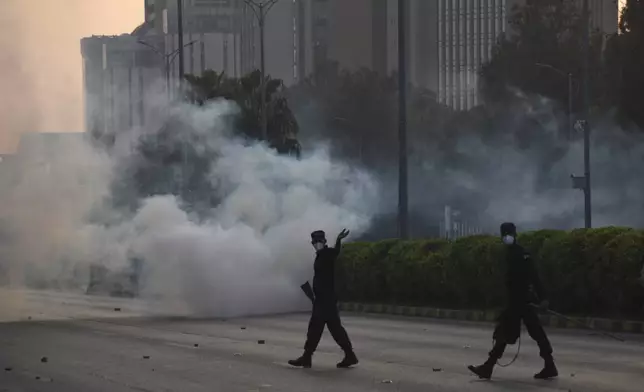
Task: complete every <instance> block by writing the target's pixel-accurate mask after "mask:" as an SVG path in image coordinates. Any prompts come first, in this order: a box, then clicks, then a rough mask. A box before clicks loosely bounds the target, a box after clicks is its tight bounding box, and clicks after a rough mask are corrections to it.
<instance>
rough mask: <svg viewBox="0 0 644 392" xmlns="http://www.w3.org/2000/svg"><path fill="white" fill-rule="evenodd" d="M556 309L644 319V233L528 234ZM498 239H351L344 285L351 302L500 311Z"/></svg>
mask: <svg viewBox="0 0 644 392" xmlns="http://www.w3.org/2000/svg"><path fill="white" fill-rule="evenodd" d="M519 242H520V243H521V244H522V245H523V246H524V247H525V248H526V249H527V250H528V251H530V253H531V254H532V256H533V258H534V259H535V261H536V263H537V268H538V270H539V273H540V275H541V277H542V279H543V281H544V286H545V287H546V290H547V291H548V295H549V298H550V302H551V306H552V308H553V309H555V310H557V311H560V312H564V313H570V314H578V315H592V316H606V317H635V318H642V317H644V307H643V297H644V295H643V294H644V289H642V287H641V286H640V284H639V282H638V279H639V276H640V270H641V268H642V256H643V255H644V231H641V230H634V229H629V228H619V227H607V228H600V229H591V230H573V231H567V232H566V231H556V230H541V231H535V232H528V233H523V234H521V235H520V236H519ZM504 264H505V263H504V260H503V245H502V244H501V242H500V240H499V238H498V237H493V236H472V237H466V238H462V239H459V240H456V241H453V242H448V241H446V240H414V241H400V240H384V241H379V242H375V243H365V242H359V243H348V244H346V245H345V246H344V248H343V252H342V254H341V257H340V261H339V263H338V267H337V274H338V277H337V279H338V280H337V290H338V294H339V296H340V298H341V299H342V300H343V301H348V302H364V303H388V304H389V303H393V304H399V305H416V306H435V307H446V308H451V309H496V308H500V307H502V306H503V304H504V301H505V285H504V278H503V276H504Z"/></svg>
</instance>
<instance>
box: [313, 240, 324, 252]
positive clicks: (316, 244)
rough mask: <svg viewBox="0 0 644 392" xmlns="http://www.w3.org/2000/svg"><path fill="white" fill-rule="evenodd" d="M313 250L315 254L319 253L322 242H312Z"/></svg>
mask: <svg viewBox="0 0 644 392" xmlns="http://www.w3.org/2000/svg"><path fill="white" fill-rule="evenodd" d="M313 248H315V251H316V252H319V251H320V250H322V249H324V242H314V243H313Z"/></svg>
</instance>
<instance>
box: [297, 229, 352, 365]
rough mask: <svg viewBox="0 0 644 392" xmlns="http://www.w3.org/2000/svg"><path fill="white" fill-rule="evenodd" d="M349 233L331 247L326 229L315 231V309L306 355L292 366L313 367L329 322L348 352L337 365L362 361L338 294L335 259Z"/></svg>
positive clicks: (311, 320)
mask: <svg viewBox="0 0 644 392" xmlns="http://www.w3.org/2000/svg"><path fill="white" fill-rule="evenodd" d="M348 235H349V231H348V230H346V229H345V230H342V232H341V233H340V234H338V238H337V241H336V243H335V248H329V247H328V246H327V243H326V237H325V234H324V231H322V230H317V231H314V232H313V233H311V244H312V245H313V247H314V248H315V251H316V256H315V264H314V266H313V269H314V271H315V273H314V276H313V294H314V295H313V312H312V314H311V319H310V321H309V330H308V332H307V336H306V343H305V344H304V354H303V355H302V356H301V357H300V358H298V359H295V360H291V361H288V363H289V364H290V365H291V366H297V367H304V368H310V367H311V358H312V356H313V353H314V352H315V350H316V349H317V346H318V343H319V342H320V338H321V337H322V332H324V326H325V325H326V326H327V327H328V328H329V332H331V336H333V339H334V340H335V341H336V343H337V344H338V345H339V346H340V348H342V350H343V351H344V359H343V360H342V361H341V362H340V363H338V364H337V367H338V368H348V367H351V366H353V365H356V364H357V363H358V358H357V357H356V355H355V353H354V352H353V347H352V345H351V340H349V336H348V335H347V331H346V330H345V329H344V327H343V326H342V322H341V321H340V313H339V312H338V300H337V298H336V295H335V261H336V259H337V257H338V255H339V254H340V248H341V247H342V239H344V238H346V237H347V236H348Z"/></svg>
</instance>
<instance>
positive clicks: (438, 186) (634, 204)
mask: <svg viewBox="0 0 644 392" xmlns="http://www.w3.org/2000/svg"><path fill="white" fill-rule="evenodd" d="M517 94H518V95H517V99H516V101H515V103H514V104H513V105H507V106H504V107H503V108H501V109H499V108H495V107H494V106H493V105H491V106H488V107H486V108H477V109H476V110H474V111H473V112H472V113H469V114H467V113H462V112H461V113H458V114H457V116H458V117H457V119H456V121H455V122H454V123H451V124H450V127H449V128H447V129H445V128H441V127H439V126H437V127H436V128H434V129H429V130H427V129H425V130H423V132H418V130H414V129H410V137H411V141H410V146H411V149H412V151H411V153H410V157H409V165H410V166H409V206H410V212H411V213H410V220H411V222H410V224H411V226H412V229H411V233H412V235H413V236H416V237H421V236H437V235H439V224H440V223H442V222H443V220H444V207H445V206H446V205H449V206H451V207H452V208H453V209H454V210H457V211H460V215H459V216H455V217H454V219H453V221H454V222H459V223H465V224H468V225H471V226H472V227H474V228H481V229H482V230H483V231H485V232H488V233H492V234H495V235H496V234H497V232H498V225H499V224H500V223H501V222H504V221H512V222H515V223H516V224H517V225H518V227H519V229H520V230H537V229H573V228H580V227H584V196H583V191H581V190H578V189H573V188H572V180H571V178H570V175H571V174H575V175H577V176H583V172H584V166H583V162H584V161H583V134H581V133H579V132H577V131H574V132H573V135H572V140H568V137H567V134H568V130H567V123H568V122H567V118H566V114H565V113H564V112H563V111H562V110H560V109H559V107H558V105H557V103H556V102H553V101H551V100H548V99H545V98H543V97H535V96H526V95H525V94H521V93H517ZM452 115H454V114H452ZM433 121H436V122H438V121H439V120H438V119H436V120H433ZM591 124H592V133H591V155H590V159H591V179H592V184H591V186H592V213H593V226H594V227H601V226H612V225H614V226H629V227H644V217H643V216H642V214H641V213H640V211H641V209H642V207H643V205H642V200H644V182H643V181H642V178H644V167H643V166H642V164H641V162H642V161H643V159H644V136H642V133H641V131H639V130H638V131H636V132H630V131H627V130H624V129H622V128H620V127H619V126H617V125H616V124H615V122H614V121H612V120H611V118H610V113H606V114H604V115H597V116H595V117H594V118H593V119H592V121H591ZM305 131H306V130H305ZM378 147H380V146H370V148H371V149H374V150H375V149H376V148H378ZM382 148H385V147H384V146H383V147H382ZM380 156H382V155H377V156H376V158H375V161H376V162H378V163H379V165H380V167H383V166H384V167H389V168H390V170H387V169H385V170H382V169H381V170H379V171H378V172H377V173H375V174H376V175H377V176H378V178H379V179H380V181H381V183H382V184H383V187H382V188H383V193H382V200H383V205H382V208H381V209H380V211H379V212H381V213H382V212H390V214H389V215H388V216H385V218H383V219H377V220H376V222H375V223H374V224H373V225H372V227H371V229H370V232H369V237H368V238H374V239H375V238H382V237H386V236H395V211H396V206H397V197H398V195H397V186H396V185H397V181H398V178H397V176H398V173H397V170H396V162H384V163H383V162H382V161H379V158H378V157H380ZM372 158H373V157H372ZM367 159H369V157H367ZM370 162H371V161H370ZM392 228H394V229H392Z"/></svg>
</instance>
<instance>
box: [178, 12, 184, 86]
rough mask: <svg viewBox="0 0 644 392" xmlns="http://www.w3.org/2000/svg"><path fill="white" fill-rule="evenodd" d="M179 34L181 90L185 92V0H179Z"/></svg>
mask: <svg viewBox="0 0 644 392" xmlns="http://www.w3.org/2000/svg"><path fill="white" fill-rule="evenodd" d="M177 18H178V20H177V35H178V38H179V45H178V46H179V49H178V50H179V92H180V93H183V78H184V75H185V68H184V66H185V59H184V51H183V50H184V45H183V0H177Z"/></svg>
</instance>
